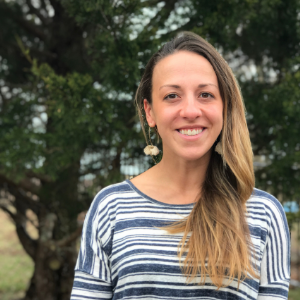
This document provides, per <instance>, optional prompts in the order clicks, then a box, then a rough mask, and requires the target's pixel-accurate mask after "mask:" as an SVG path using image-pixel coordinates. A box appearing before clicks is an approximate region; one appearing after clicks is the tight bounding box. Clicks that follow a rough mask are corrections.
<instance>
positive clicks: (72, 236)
mask: <svg viewBox="0 0 300 300" xmlns="http://www.w3.org/2000/svg"><path fill="white" fill-rule="evenodd" d="M81 232H82V225H81V226H80V227H78V228H77V229H76V230H75V231H74V232H73V233H71V234H70V235H69V236H67V237H65V238H63V239H61V240H59V241H57V242H56V245H57V246H58V247H64V246H68V245H69V244H71V243H72V242H74V241H75V240H76V239H77V238H78V237H80V235H81Z"/></svg>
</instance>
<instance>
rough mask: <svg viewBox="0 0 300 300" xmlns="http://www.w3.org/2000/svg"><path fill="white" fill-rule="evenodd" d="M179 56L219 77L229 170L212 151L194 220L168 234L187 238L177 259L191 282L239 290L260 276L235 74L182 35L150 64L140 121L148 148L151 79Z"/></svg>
mask: <svg viewBox="0 0 300 300" xmlns="http://www.w3.org/2000/svg"><path fill="white" fill-rule="evenodd" d="M178 51H190V52H193V53H196V54H199V55H201V56H203V57H204V58H206V59H207V60H208V61H209V63H210V64H211V65H212V67H213V69H214V71H215V73H216V76H217V79H218V84H219V90H220V94H221V98H222V100H223V107H224V109H223V119H224V123H223V129H222V132H221V135H220V141H221V144H222V148H223V153H224V154H223V155H224V158H225V160H226V164H227V166H226V167H224V165H223V161H222V158H221V156H220V155H219V154H218V153H216V152H215V151H212V155H211V159H210V162H209V166H208V169H207V172H206V176H205V180H204V182H203V184H202V187H201V195H199V199H198V201H197V202H196V203H195V206H194V207H193V210H192V211H191V213H190V215H189V216H188V217H187V218H186V219H184V220H182V221H179V222H176V223H173V224H171V225H169V226H167V227H164V229H165V230H167V231H168V232H169V233H172V234H174V233H179V232H183V233H184V234H183V238H182V240H181V242H180V244H179V252H178V256H179V260H180V262H182V270H183V273H184V274H185V275H186V276H187V278H188V281H192V280H193V279H194V278H195V277H196V276H198V275H200V276H201V282H200V284H204V283H205V281H206V277H207V276H209V277H210V279H211V281H212V282H213V284H215V285H216V286H217V288H218V289H219V288H221V287H225V286H228V285H229V284H230V283H231V282H232V281H233V280H235V279H236V280H237V281H238V286H239V284H240V282H241V281H244V280H245V279H246V278H250V277H254V278H258V275H257V270H256V266H255V263H253V258H254V257H255V252H254V247H253V245H252V242H251V237H250V231H249V227H248V224H247V220H246V201H247V200H248V199H249V197H250V196H251V194H252V192H253V188H254V172H253V153H252V148H251V142H250V138H249V131H248V127H247V122H246V118H245V107H244V103H243V99H242V95H241V93H240V88H239V85H238V83H237V81H236V79H235V76H234V74H233V73H232V70H231V69H230V67H229V66H228V64H227V62H226V61H225V60H224V59H223V57H222V56H221V55H220V54H219V53H218V52H217V50H216V49H215V48H214V47H213V46H212V45H211V44H209V43H208V42H207V41H205V40H204V39H203V38H201V37H200V36H198V35H196V34H194V33H191V32H182V33H179V34H178V35H177V36H176V37H175V38H174V39H173V40H172V41H170V42H168V43H166V44H165V45H164V46H163V47H162V48H161V49H160V50H159V51H158V52H157V53H155V54H154V55H153V56H152V57H151V59H150V61H149V62H148V64H147V66H146V68H145V72H144V75H143V77H142V79H141V82H140V85H139V87H138V90H137V93H136V97H135V103H136V106H137V110H138V115H139V118H140V122H141V125H142V130H143V132H144V135H145V138H146V141H147V144H148V139H147V135H146V132H145V126H148V124H147V121H146V118H145V111H144V106H143V100H144V99H147V101H148V102H149V103H150V104H151V103H152V75H153V70H154V68H155V66H156V65H157V63H158V62H159V61H160V60H162V59H163V58H165V57H167V56H169V55H172V54H174V53H176V52H178ZM213 147H215V144H214V145H213ZM190 233H191V234H190ZM225 279H227V280H226V283H225Z"/></svg>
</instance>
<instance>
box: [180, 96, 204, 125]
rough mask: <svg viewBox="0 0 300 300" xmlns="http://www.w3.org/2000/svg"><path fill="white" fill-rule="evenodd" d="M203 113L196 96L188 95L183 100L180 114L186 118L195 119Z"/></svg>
mask: <svg viewBox="0 0 300 300" xmlns="http://www.w3.org/2000/svg"><path fill="white" fill-rule="evenodd" d="M201 114H202V112H201V108H200V104H199V102H198V101H197V99H195V97H194V96H190V97H187V98H186V99H185V100H184V101H182V107H181V110H180V116H181V117H182V118H185V119H190V120H194V119H197V118H198V117H200V116H201Z"/></svg>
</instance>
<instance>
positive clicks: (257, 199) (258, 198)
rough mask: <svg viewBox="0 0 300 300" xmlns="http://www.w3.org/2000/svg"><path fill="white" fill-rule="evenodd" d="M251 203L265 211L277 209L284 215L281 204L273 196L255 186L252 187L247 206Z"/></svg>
mask: <svg viewBox="0 0 300 300" xmlns="http://www.w3.org/2000/svg"><path fill="white" fill-rule="evenodd" d="M251 205H252V206H256V207H261V208H264V209H265V210H267V211H268V210H269V211H273V212H274V211H278V212H280V213H281V214H284V215H285V213H284V209H283V207H282V204H281V203H280V202H279V201H278V200H277V199H276V198H275V197H274V196H272V195H271V194H269V193H267V192H265V191H262V190H259V189H257V188H254V190H253V192H252V195H251V196H250V198H249V200H248V201H247V206H251Z"/></svg>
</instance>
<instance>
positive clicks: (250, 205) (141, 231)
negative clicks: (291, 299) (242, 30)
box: [71, 180, 290, 300]
mask: <svg viewBox="0 0 300 300" xmlns="http://www.w3.org/2000/svg"><path fill="white" fill-rule="evenodd" d="M193 205H194V204H186V205H173V204H166V203H162V202H159V201H156V200H154V199H152V198H150V197H148V196H147V195H145V194H143V193H142V192H141V191H139V190H138V189H137V188H136V187H135V186H134V185H133V184H132V183H131V182H130V181H128V180H126V181H124V182H121V183H118V184H115V185H111V186H108V187H106V188H104V189H103V190H101V191H100V192H99V193H98V194H97V195H96V197H95V199H94V201H93V203H92V205H91V207H90V209H89V212H88V214H87V216H86V219H85V222H84V227H83V233H82V239H81V248H80V252H79V256H78V260H77V264H76V267H75V279H74V285H73V290H72V296H71V300H81V299H89V300H94V299H97V300H98V299H138V300H150V299H151V300H152V299H156V300H160V299H178V300H179V299H189V300H195V299H210V300H212V299H230V300H237V299H259V300H271V299H287V297H288V296H287V295H288V287H289V277H290V240H289V230H288V225H287V221H286V216H285V213H284V211H283V208H282V206H281V204H280V202H279V201H278V200H277V199H276V198H274V197H273V196H271V195H270V194H268V193H266V192H263V191H261V190H258V189H255V190H254V192H253V194H252V196H251V197H250V199H249V200H248V201H247V203H246V206H247V221H248V224H249V228H250V233H251V239H252V242H253V245H254V247H255V250H256V253H257V256H258V258H257V261H256V263H257V266H258V270H259V272H260V278H259V279H252V278H251V279H246V280H245V281H244V282H242V283H241V284H240V286H239V289H237V281H236V280H234V281H233V282H232V283H231V284H230V285H229V286H228V287H225V288H221V289H219V290H218V291H217V288H216V287H215V286H214V285H213V284H212V283H211V281H210V279H209V278H207V280H206V283H205V285H202V286H201V285H197V282H198V281H199V277H197V278H196V280H195V281H194V282H192V283H187V282H186V277H185V276H184V275H183V274H182V271H181V269H180V266H179V261H178V256H177V250H178V244H179V242H180V240H181V238H182V234H173V235H171V234H169V233H167V232H166V231H165V230H163V229H161V227H163V226H165V225H166V224H170V222H172V221H176V220H179V219H181V218H184V217H186V216H187V215H188V214H189V213H190V212H191V210H192V208H193Z"/></svg>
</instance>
